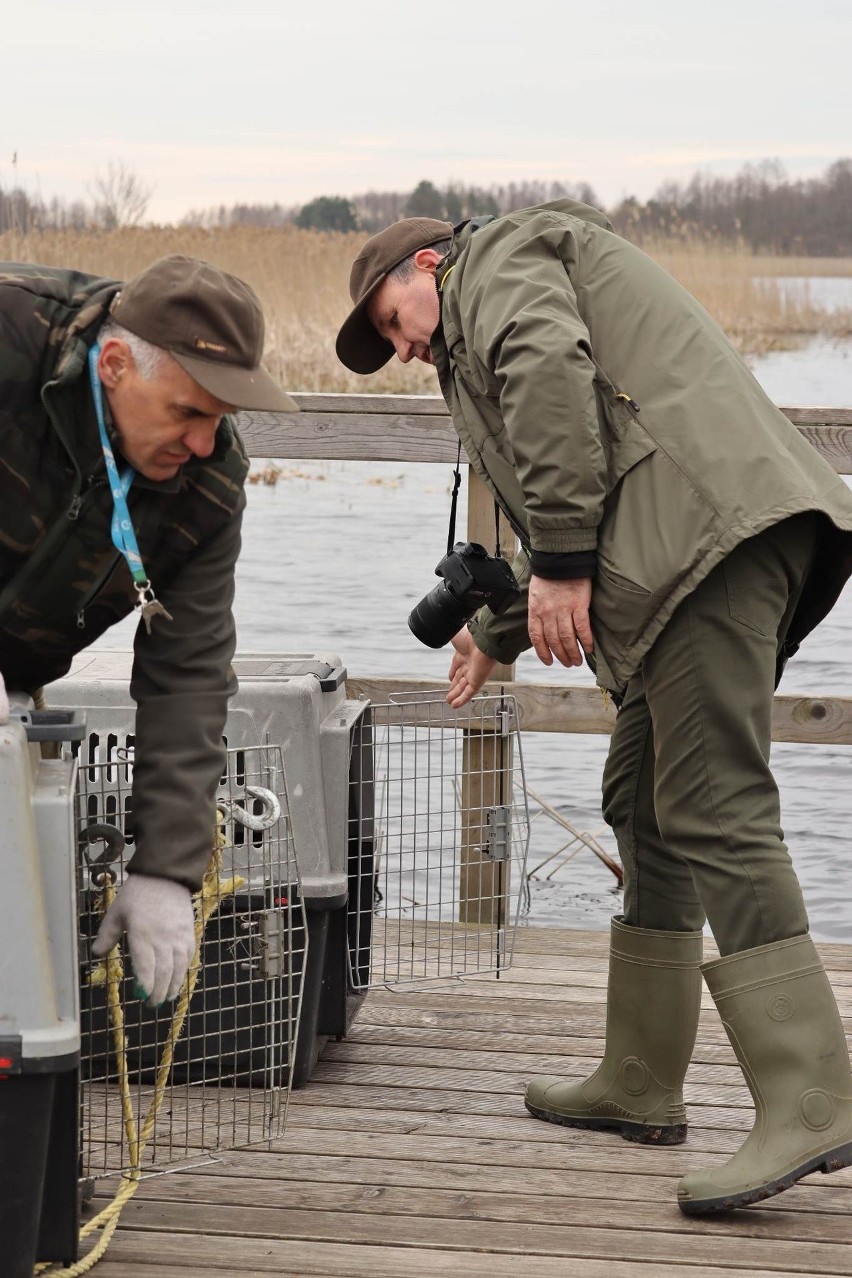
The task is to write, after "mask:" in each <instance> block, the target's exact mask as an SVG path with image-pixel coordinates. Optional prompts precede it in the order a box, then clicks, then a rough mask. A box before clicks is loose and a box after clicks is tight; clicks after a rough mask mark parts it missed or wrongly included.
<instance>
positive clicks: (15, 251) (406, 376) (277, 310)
mask: <svg viewBox="0 0 852 1278" xmlns="http://www.w3.org/2000/svg"><path fill="white" fill-rule="evenodd" d="M363 241H364V236H363V235H356V234H353V235H340V234H334V233H324V232H319V231H301V230H299V229H298V228H297V227H284V228H281V229H277V230H269V229H263V228H259V227H235V228H231V229H221V230H203V229H201V228H193V227H179V228H157V227H150V228H149V227H145V228H138V229H125V230H119V231H112V232H91V233H88V232H58V231H51V232H43V233H33V234H30V235H28V236H23V235H20V234H18V233H15V232H7V233H5V234H3V235H0V258H2V259H4V260H6V261H24V262H39V263H42V264H43V265H46V266H74V267H77V268H78V269H80V270H83V271H91V272H94V273H97V274H103V275H106V276H113V277H114V278H116V279H128V278H129V277H130V276H131V275H133V274H135V273H136V272H137V271H139V270H141V269H142V268H143V267H144V266H146V265H147V264H148V263H149V262H152V261H153V260H154V259H155V258H157V257H160V256H162V255H163V254H166V253H189V254H192V255H194V256H198V257H204V258H207V259H208V260H210V261H212V262H216V263H217V264H218V265H220V266H221V267H223V268H224V269H225V270H229V271H232V272H234V273H235V274H237V275H240V276H242V277H243V278H244V279H246V280H248V281H249V282H250V283H251V284H252V285H253V286H254V287H255V289H256V290H257V292H258V293H259V294H260V297H261V300H262V301H263V305H264V309H265V312H266V316H267V355H266V362H267V365H268V367H269V369H270V371H271V372H272V373H273V374H274V375H276V376H277V377H278V378H280V380H281V382H282V383H283V384H284V385H285V386H288V387H289V388H290V389H292V390H312V391H368V390H369V391H372V392H392V391H397V392H403V393H408V394H415V393H417V392H433V393H434V392H436V391H437V385H436V382H435V375H434V373H433V371H432V370H431V369H429V368H427V367H425V366H424V365H418V366H416V367H408V368H403V367H402V366H401V365H400V364H399V363H398V362H397V361H395V360H394V361H393V362H392V363H391V364H389V365H388V366H387V368H386V369H384V370H383V371H382V372H381V373H379V374H377V375H376V376H375V377H371V378H362V377H359V376H357V375H356V374H354V373H349V372H348V371H347V370H346V369H344V368H342V367H341V366H340V364H339V363H338V362H337V359H336V357H335V354H334V337H335V333H336V331H337V328H338V326H339V324H340V321H341V320H342V319H343V317H344V316H345V314H346V312H347V309H348V305H347V303H348V290H347V281H348V278H349V266H350V263H351V261H352V258H353V257H354V256H355V254H356V252H357V251H358V248H359V247H360V245H361V244H362V243H363ZM644 247H645V249H646V251H648V252H649V253H650V254H651V256H653V257H655V258H656V260H657V261H658V262H660V263H661V265H663V266H664V267H665V268H666V269H667V270H669V271H671V273H672V274H673V275H674V276H675V278H676V279H678V280H679V281H680V282H681V283H682V284H683V285H684V286H685V287H686V288H688V289H689V291H690V292H691V293H693V294H694V295H695V296H696V297H697V298H698V299H699V301H701V302H702V303H703V305H704V306H706V308H707V309H708V310H709V311H710V313H711V314H712V315H714V316H715V317H716V319H717V320H718V321H719V322H720V323H721V324H722V326H723V328H724V329H725V330H726V332H727V333H728V335H729V337H730V338H731V340H732V341H733V342H734V343H735V344H736V345H737V346H738V347H739V349H740V350H742V351H743V352H744V353H745V354H759V353H762V352H764V351H767V350H771V349H773V348H781V347H784V346H792V345H796V344H797V343H799V342H800V341H802V340H804V339H805V338H807V337H808V336H810V335H813V334H816V333H827V334H830V335H833V336H837V337H844V336H849V335H850V334H852V311H842V312H835V313H830V312H828V311H826V310H824V309H822V308H820V307H818V306H817V305H815V304H814V303H813V301H812V299H811V297H810V295H809V290H808V287H807V284H805V285H803V286H802V287H801V288H797V289H791V288H790V287H789V285H788V284H780V283H779V282H778V280H777V278H775V277H778V276H781V275H827V274H828V275H852V260H848V259H842V260H836V259H813V258H777V257H754V256H751V255H750V254H748V253H747V252H746V251H745V250H744V249H742V248H741V247H738V246H736V245H729V244H724V243H722V244H708V243H707V242H699V241H697V240H696V241H690V240H688V239H687V240H684V239H681V238H679V239H672V240H660V241H654V242H649V243H647V244H646V245H645V246H644Z"/></svg>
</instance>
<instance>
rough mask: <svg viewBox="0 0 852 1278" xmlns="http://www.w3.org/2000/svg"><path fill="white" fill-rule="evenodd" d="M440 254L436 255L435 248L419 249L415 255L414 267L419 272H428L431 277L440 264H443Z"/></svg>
mask: <svg viewBox="0 0 852 1278" xmlns="http://www.w3.org/2000/svg"><path fill="white" fill-rule="evenodd" d="M443 260H444V259H443V257H442V255H441V254H440V253H436V252H435V250H434V249H433V248H422V249H418V250H417V252H416V253H415V254H414V265H415V267H416V268H417V270H418V271H428V272H429V273H430V275H434V274H435V269H436V267H437V265H438V263H439V262H443Z"/></svg>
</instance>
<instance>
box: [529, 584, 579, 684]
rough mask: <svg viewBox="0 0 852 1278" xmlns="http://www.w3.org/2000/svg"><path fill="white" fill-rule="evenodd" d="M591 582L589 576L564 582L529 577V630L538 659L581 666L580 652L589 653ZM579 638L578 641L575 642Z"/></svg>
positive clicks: (551, 663) (545, 661) (550, 662)
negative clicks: (554, 659) (581, 649)
mask: <svg viewBox="0 0 852 1278" xmlns="http://www.w3.org/2000/svg"><path fill="white" fill-rule="evenodd" d="M591 602H592V582H591V578H589V577H575V578H571V579H570V580H568V581H548V580H546V579H545V578H544V577H531V578H530V587H529V632H530V639H531V640H532V643H533V647H534V648H535V650H536V654H537V656H538V658H539V660H540V661H543V662H544V664H545V665H546V666H550V665H553V658H554V657H555V658H556V660H557V661H559V662H561V663H562V665H563V666H581V665H582V664H583V653H582V652H581V651H580V644H582V646H583V648H584V649H585V650H586V652H592V651H593V649H594V642H593V640H592V627H591V623H590V621H589V606H590V605H591ZM578 641H579V643H578Z"/></svg>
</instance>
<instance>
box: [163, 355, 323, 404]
mask: <svg viewBox="0 0 852 1278" xmlns="http://www.w3.org/2000/svg"><path fill="white" fill-rule="evenodd" d="M169 354H170V355H171V356H172V359H176V360H177V362H178V363H179V364H180V366H181V368H183V369H185V370H186V372H187V373H189V375H190V377H191V378H192V380H193V381H195V382H198V385H199V386H201V387H202V388H203V389H204V390H206V391H209V393H210V394H211V395H215V396H216V398H217V399H221V401H222V403H223V404H233V406H234V408H249V409H255V410H256V411H257V412H263V413H298V412H299V405H298V404H297V403H296V401H295V400H294V399H291V398H290V396H289V395H288V394H287V392H286V391H283V390H282V389H281V387H280V386H279V385H278V383H277V382H276V381H275V380H274V379H273V378H272V377H270V376H269V373H267V372H266V370H265V369H263V368H235V367H234V365H233V364H220V363H217V362H214V361H213V360H210V359H201V358H196V357H195V356H193V355H178V354H175V352H174V351H170V352H169Z"/></svg>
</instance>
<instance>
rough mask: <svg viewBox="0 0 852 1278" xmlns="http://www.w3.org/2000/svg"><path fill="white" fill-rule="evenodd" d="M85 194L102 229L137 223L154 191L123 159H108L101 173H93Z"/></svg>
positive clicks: (135, 224)
mask: <svg viewBox="0 0 852 1278" xmlns="http://www.w3.org/2000/svg"><path fill="white" fill-rule="evenodd" d="M89 193H90V195H91V196H92V198H93V200H94V206H95V207H94V213H95V220H96V221H97V222H98V224H99V225H100V226H102V227H103V228H104V230H105V231H114V230H116V228H117V227H119V226H137V225H138V223H139V222H141V221H142V218H143V217H144V216H145V212H146V210H147V208H148V204H149V203H150V200H151V196H152V195H153V194H154V188H153V187H152V186H146V184H145V183H144V182H143V181H142V179H141V178H140V177H139V175H138V174H137V173H134V171H133V170H132V169H131V168H128V166H127V165H126V164H125V163H124V161H123V160H110V161H109V163H108V164H107V167H106V172H105V173H97V174H96V175H95V179H94V181H93V182H92V184H91V186H90V188H89Z"/></svg>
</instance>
